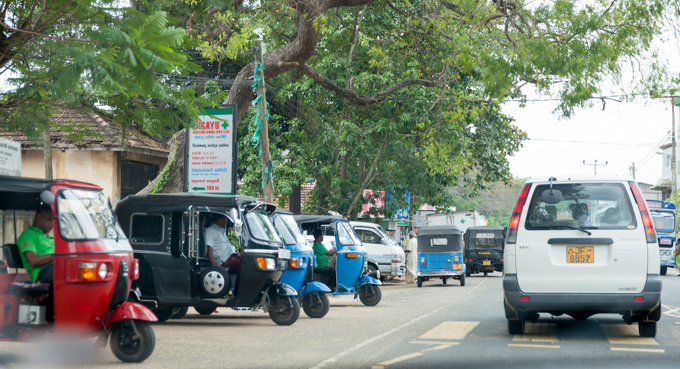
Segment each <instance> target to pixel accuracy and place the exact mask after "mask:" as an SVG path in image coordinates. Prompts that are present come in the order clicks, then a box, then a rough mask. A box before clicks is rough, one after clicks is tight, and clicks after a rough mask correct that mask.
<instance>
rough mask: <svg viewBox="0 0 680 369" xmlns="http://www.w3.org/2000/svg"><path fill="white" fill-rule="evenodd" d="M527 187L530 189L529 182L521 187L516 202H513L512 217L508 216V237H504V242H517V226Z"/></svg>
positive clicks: (526, 194) (527, 191) (527, 193)
mask: <svg viewBox="0 0 680 369" xmlns="http://www.w3.org/2000/svg"><path fill="white" fill-rule="evenodd" d="M529 189H531V184H530V183H527V184H525V185H524V186H523V187H522V191H521V192H520V193H519V197H518V198H517V202H516V203H515V209H514V210H513V211H512V218H510V227H508V237H507V238H506V239H505V243H515V242H517V228H519V217H520V216H521V215H522V209H523V208H524V203H525V202H526V200H527V196H528V195H529Z"/></svg>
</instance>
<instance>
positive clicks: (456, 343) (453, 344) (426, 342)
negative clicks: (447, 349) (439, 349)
mask: <svg viewBox="0 0 680 369" xmlns="http://www.w3.org/2000/svg"><path fill="white" fill-rule="evenodd" d="M411 343H424V344H426V345H451V346H455V345H458V344H460V342H434V341H411Z"/></svg>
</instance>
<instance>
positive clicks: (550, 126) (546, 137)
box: [503, 31, 680, 184]
mask: <svg viewBox="0 0 680 369" xmlns="http://www.w3.org/2000/svg"><path fill="white" fill-rule="evenodd" d="M664 38H665V39H666V40H668V41H666V42H659V43H657V45H656V47H657V48H658V50H659V54H660V58H659V59H660V60H665V61H666V66H667V68H668V70H669V72H671V73H676V74H677V73H678V72H680V46H679V44H680V42H679V41H678V39H677V38H676V37H674V36H673V34H672V32H670V31H667V32H666V33H665V37H664ZM625 77H626V74H625V73H624V78H625ZM626 87H629V86H626ZM628 89H630V88H628ZM602 90H603V91H602V95H603V96H609V95H612V93H611V91H615V90H619V91H620V88H616V87H615V86H614V85H613V84H612V83H611V82H607V83H605V85H604V87H603V88H602ZM523 93H525V94H526V95H527V98H528V99H540V98H547V97H548V96H540V95H536V94H535V93H534V92H533V89H526V90H525V89H523ZM557 104H558V102H557V101H537V102H527V104H526V107H520V106H519V103H517V102H510V103H506V104H505V105H504V106H503V112H504V113H506V114H508V115H510V116H512V117H513V118H514V119H515V125H516V126H517V127H519V128H520V129H521V130H523V131H524V132H526V133H527V134H528V136H529V140H528V141H524V142H523V147H522V148H521V149H520V150H519V152H517V153H515V155H514V156H511V157H509V158H508V160H509V162H510V171H511V173H512V174H513V176H514V177H515V178H527V177H543V176H545V177H546V179H547V178H548V177H549V176H558V175H593V174H594V169H593V166H591V165H584V164H583V161H584V160H585V161H586V163H587V164H593V163H594V162H595V160H597V164H605V163H606V166H598V167H597V174H598V175H607V176H620V177H622V178H624V177H625V178H632V172H631V170H630V168H631V166H632V164H633V163H635V169H636V170H635V172H636V176H635V179H636V180H637V181H638V182H645V183H650V184H657V182H658V181H659V179H660V178H661V167H662V159H663V157H662V155H658V154H656V153H657V152H660V151H661V150H660V149H659V146H660V145H661V144H664V143H668V142H670V140H671V135H670V131H671V128H672V125H673V124H672V119H673V117H672V113H671V102H670V99H649V98H647V97H645V96H640V97H638V98H637V99H636V101H633V102H621V103H619V102H616V101H612V100H606V105H605V107H604V110H603V109H602V107H603V106H602V102H601V101H600V100H594V105H593V107H592V108H588V109H576V110H575V113H574V114H573V115H572V117H571V118H569V119H560V117H559V115H558V114H556V113H553V111H554V110H555V108H556V107H557ZM679 108H680V107H676V108H675V124H676V127H678V125H679V124H680V109H679ZM676 129H677V128H676ZM677 134H678V133H677V132H676V135H677ZM676 137H677V136H676ZM676 141H678V139H676ZM678 144H679V145H680V142H679V143H678ZM678 160H680V158H678Z"/></svg>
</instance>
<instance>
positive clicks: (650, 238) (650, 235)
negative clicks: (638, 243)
mask: <svg viewBox="0 0 680 369" xmlns="http://www.w3.org/2000/svg"><path fill="white" fill-rule="evenodd" d="M628 184H630V189H631V191H633V197H635V202H636V203H637V205H638V208H639V209H640V215H641V216H642V224H643V225H644V227H645V236H646V237H647V243H652V242H653V243H656V242H657V241H656V233H655V232H654V225H653V224H652V218H651V217H650V216H649V212H648V211H647V202H646V201H645V198H644V196H642V191H640V187H638V185H637V183H636V182H634V181H628Z"/></svg>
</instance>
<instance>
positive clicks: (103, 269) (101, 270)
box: [99, 263, 109, 279]
mask: <svg viewBox="0 0 680 369" xmlns="http://www.w3.org/2000/svg"><path fill="white" fill-rule="evenodd" d="M108 272H109V268H107V267H106V264H105V263H102V265H100V266H99V278H101V279H104V278H106V274H107V273H108Z"/></svg>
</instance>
